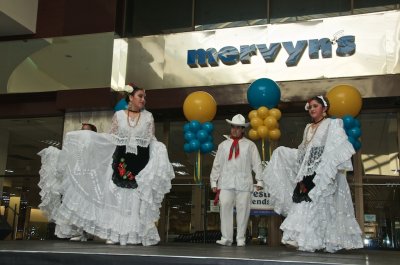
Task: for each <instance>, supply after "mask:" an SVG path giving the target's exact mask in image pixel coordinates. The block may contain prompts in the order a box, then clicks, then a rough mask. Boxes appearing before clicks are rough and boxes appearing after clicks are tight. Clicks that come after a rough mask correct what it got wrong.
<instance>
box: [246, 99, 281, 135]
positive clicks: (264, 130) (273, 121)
mask: <svg viewBox="0 0 400 265" xmlns="http://www.w3.org/2000/svg"><path fill="white" fill-rule="evenodd" d="M281 116H282V114H281V111H280V110H279V109H277V108H272V109H268V108H267V107H264V106H262V107H259V108H258V109H257V110H252V111H250V113H249V119H250V125H251V129H250V130H249V138H250V139H252V140H258V139H260V138H261V139H266V138H268V139H269V140H270V141H277V140H279V138H280V137H281V131H280V130H279V123H278V121H279V119H280V118H281Z"/></svg>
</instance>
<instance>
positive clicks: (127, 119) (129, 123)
mask: <svg viewBox="0 0 400 265" xmlns="http://www.w3.org/2000/svg"><path fill="white" fill-rule="evenodd" d="M139 119H140V112H139V114H138V116H137V119H136V123H135V125H133V126H132V125H131V122H130V121H129V112H128V115H126V121H127V122H128V126H129V127H132V128H134V127H136V125H138V122H139Z"/></svg>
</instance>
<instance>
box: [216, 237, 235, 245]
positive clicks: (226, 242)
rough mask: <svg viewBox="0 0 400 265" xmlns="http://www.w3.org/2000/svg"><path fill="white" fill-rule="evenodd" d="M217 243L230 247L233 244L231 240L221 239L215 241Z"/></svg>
mask: <svg viewBox="0 0 400 265" xmlns="http://www.w3.org/2000/svg"><path fill="white" fill-rule="evenodd" d="M215 243H217V244H219V245H222V246H228V247H230V246H232V242H231V241H229V240H223V239H220V240H217V241H215Z"/></svg>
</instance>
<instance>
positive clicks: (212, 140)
mask: <svg viewBox="0 0 400 265" xmlns="http://www.w3.org/2000/svg"><path fill="white" fill-rule="evenodd" d="M207 142H212V143H213V142H214V138H213V137H212V135H208V140H207Z"/></svg>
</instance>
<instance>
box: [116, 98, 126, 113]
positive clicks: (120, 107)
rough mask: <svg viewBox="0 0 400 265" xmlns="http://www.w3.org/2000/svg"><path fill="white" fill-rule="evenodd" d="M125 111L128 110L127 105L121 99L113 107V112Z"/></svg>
mask: <svg viewBox="0 0 400 265" xmlns="http://www.w3.org/2000/svg"><path fill="white" fill-rule="evenodd" d="M125 109H128V103H127V102H126V100H125V99H124V98H123V99H121V100H120V101H118V103H117V104H116V105H115V107H114V110H115V111H119V110H125Z"/></svg>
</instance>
